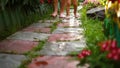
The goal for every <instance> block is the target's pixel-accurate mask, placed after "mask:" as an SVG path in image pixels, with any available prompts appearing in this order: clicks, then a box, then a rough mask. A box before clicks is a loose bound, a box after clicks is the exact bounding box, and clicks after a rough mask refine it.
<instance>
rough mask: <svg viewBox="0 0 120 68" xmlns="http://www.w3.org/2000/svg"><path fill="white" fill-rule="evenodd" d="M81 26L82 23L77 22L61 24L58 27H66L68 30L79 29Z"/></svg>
mask: <svg viewBox="0 0 120 68" xmlns="http://www.w3.org/2000/svg"><path fill="white" fill-rule="evenodd" d="M79 25H80V23H77V22H75V23H69V22H66V23H59V24H58V25H57V26H58V27H66V28H68V27H74V28H75V27H79Z"/></svg>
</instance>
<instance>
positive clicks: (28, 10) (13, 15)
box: [0, 0, 53, 40]
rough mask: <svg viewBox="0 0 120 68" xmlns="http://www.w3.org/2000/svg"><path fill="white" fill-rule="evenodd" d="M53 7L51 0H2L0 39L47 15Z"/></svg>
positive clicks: (0, 2)
mask: <svg viewBox="0 0 120 68" xmlns="http://www.w3.org/2000/svg"><path fill="white" fill-rule="evenodd" d="M51 1H52V0H51ZM51 8H52V5H51V2H50V0H0V40H2V39H4V38H6V37H7V36H9V35H11V34H13V33H14V32H16V31H18V30H20V29H22V28H23V27H26V26H28V25H30V24H32V23H33V22H36V21H38V20H40V19H43V18H45V16H46V17H47V16H48V14H50V13H51V12H52V10H53V9H51Z"/></svg>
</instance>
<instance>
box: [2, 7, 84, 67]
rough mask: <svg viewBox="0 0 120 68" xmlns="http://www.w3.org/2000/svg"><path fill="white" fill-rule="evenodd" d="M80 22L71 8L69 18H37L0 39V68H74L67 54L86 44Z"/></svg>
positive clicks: (75, 62)
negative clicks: (30, 23)
mask: <svg viewBox="0 0 120 68" xmlns="http://www.w3.org/2000/svg"><path fill="white" fill-rule="evenodd" d="M79 8H81V6H79ZM81 25H82V23H81V21H80V20H77V19H75V18H74V16H73V9H71V18H70V19H69V20H66V19H61V20H60V19H59V18H56V19H55V20H40V21H38V22H37V23H34V24H32V25H30V26H28V27H26V28H24V29H23V30H21V31H18V32H16V33H15V34H13V35H11V36H9V37H7V38H6V39H5V40H3V41H1V42H0V52H1V53H0V68H24V65H25V66H27V68H77V67H76V65H77V64H78V63H79V61H77V60H73V59H72V57H71V56H70V55H69V54H70V53H71V52H73V51H80V50H81V49H82V48H84V47H85V46H86V42H85V38H84V36H83V31H84V30H83V28H81ZM34 57H35V58H34ZM31 58H32V59H31ZM27 60H30V61H31V62H29V63H28V64H27V65H26V63H25V61H27ZM80 68H82V67H80ZM83 68H86V67H83Z"/></svg>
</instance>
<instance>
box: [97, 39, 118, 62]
mask: <svg viewBox="0 0 120 68" xmlns="http://www.w3.org/2000/svg"><path fill="white" fill-rule="evenodd" d="M99 45H100V49H101V51H103V52H105V51H107V52H108V54H107V56H106V57H107V58H108V59H113V60H117V61H118V60H120V48H118V47H117V41H116V40H107V41H104V42H102V43H101V44H99Z"/></svg>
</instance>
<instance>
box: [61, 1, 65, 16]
mask: <svg viewBox="0 0 120 68" xmlns="http://www.w3.org/2000/svg"><path fill="white" fill-rule="evenodd" d="M66 3H67V0H61V4H60V17H65V15H64V14H63V12H64V8H65V6H66Z"/></svg>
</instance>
